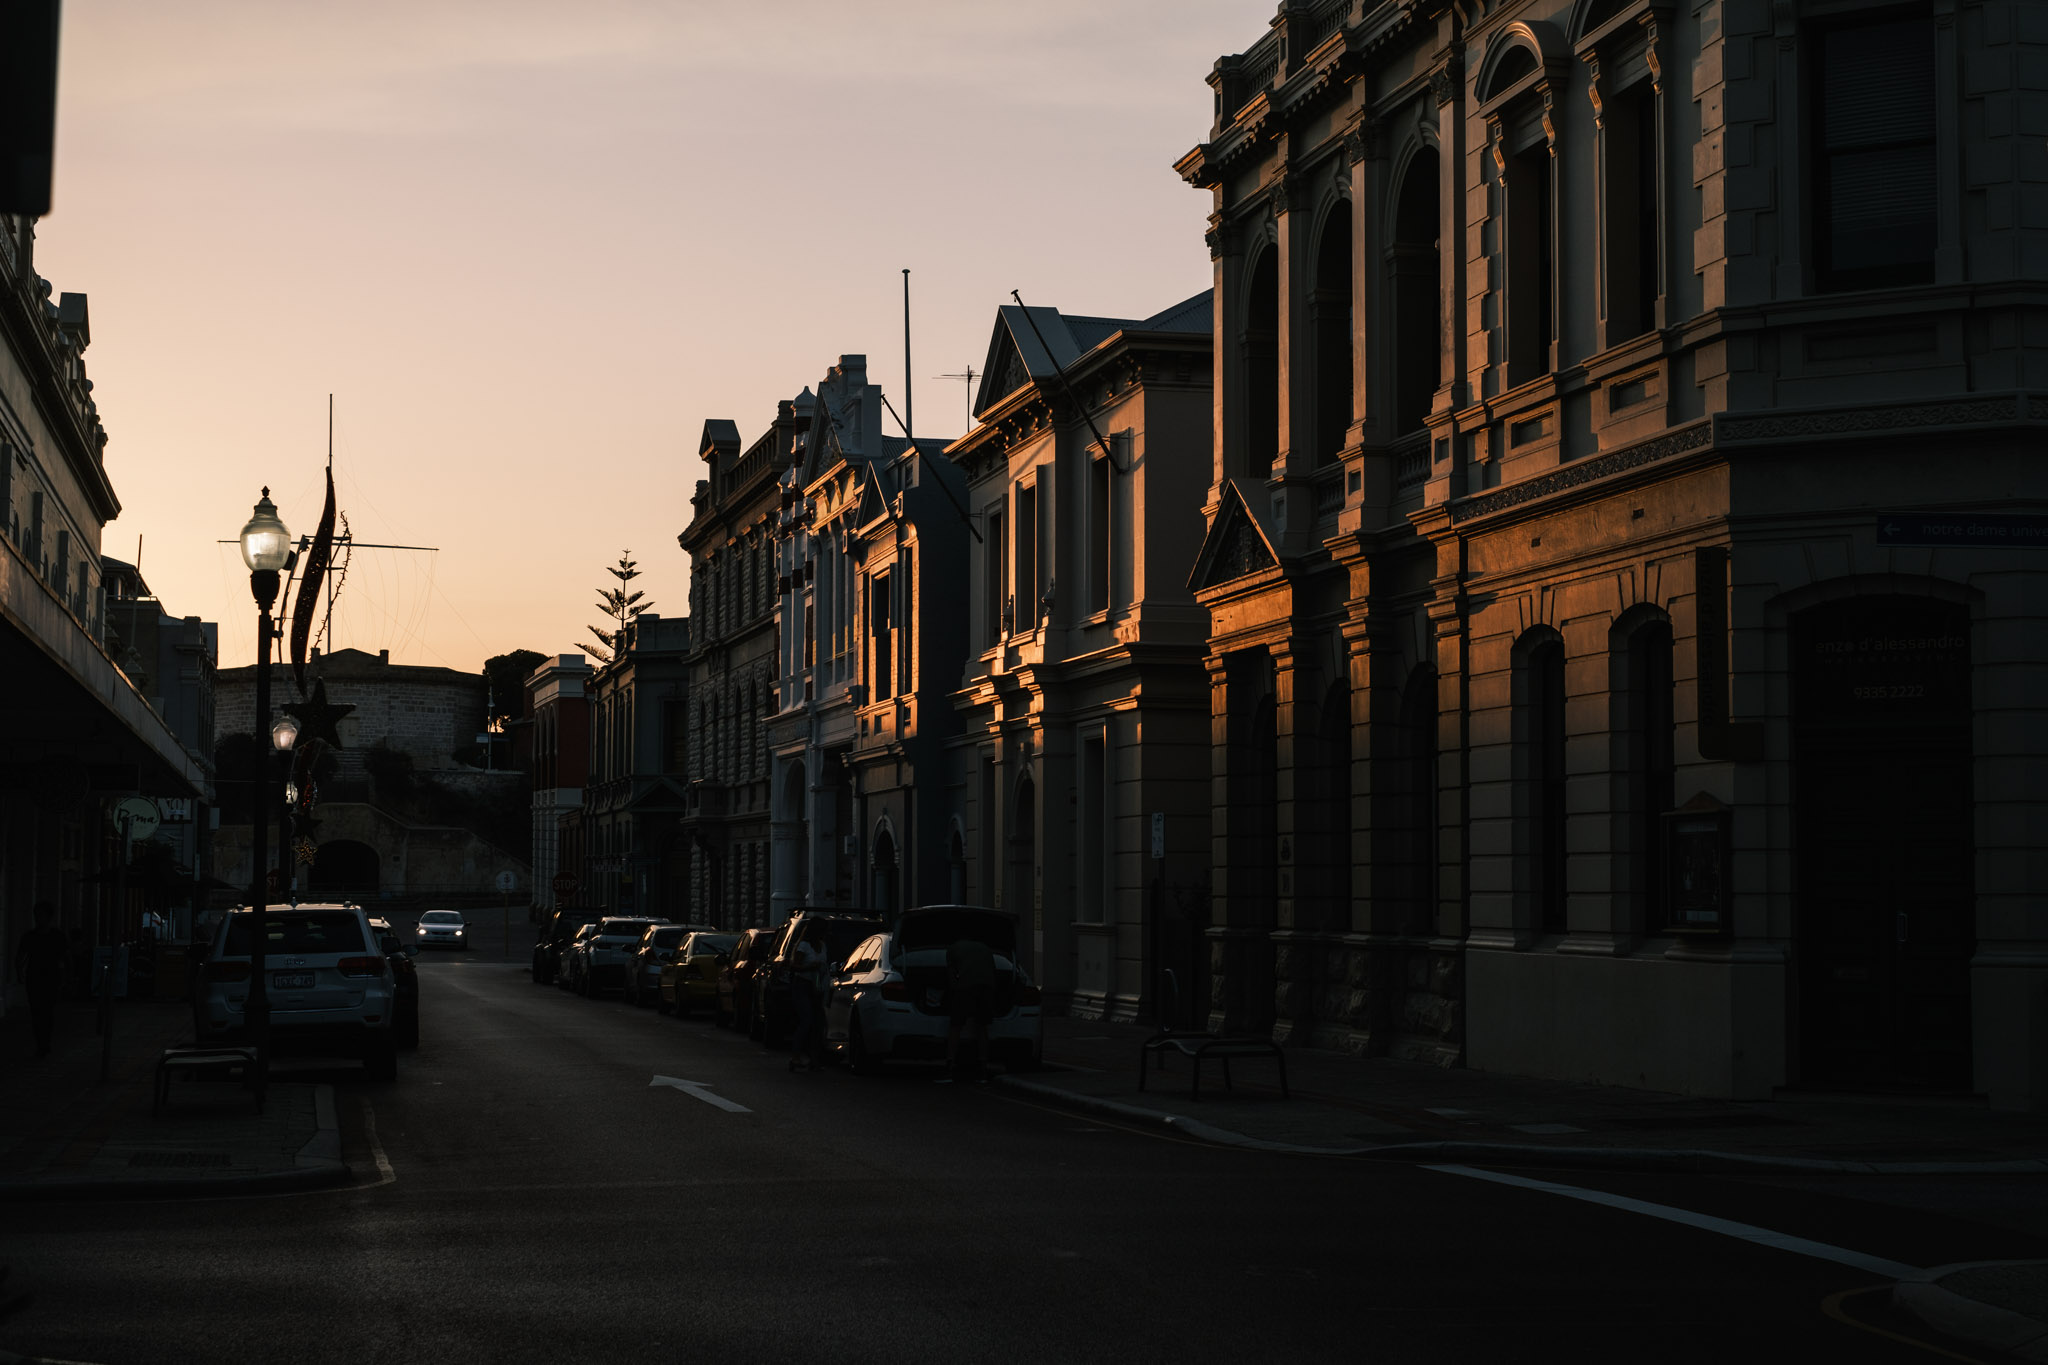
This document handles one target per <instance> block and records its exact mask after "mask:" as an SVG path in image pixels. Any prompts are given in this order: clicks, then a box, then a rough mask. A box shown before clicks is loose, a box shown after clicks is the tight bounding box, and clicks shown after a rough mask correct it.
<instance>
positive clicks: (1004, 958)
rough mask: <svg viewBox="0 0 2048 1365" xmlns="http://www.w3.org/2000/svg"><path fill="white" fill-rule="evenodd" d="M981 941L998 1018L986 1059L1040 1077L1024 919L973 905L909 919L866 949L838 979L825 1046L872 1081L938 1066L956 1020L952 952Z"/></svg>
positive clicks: (1038, 1017) (1041, 1035)
mask: <svg viewBox="0 0 2048 1365" xmlns="http://www.w3.org/2000/svg"><path fill="white" fill-rule="evenodd" d="M968 938H971V939H978V940H979V941H981V942H982V943H985V944H987V945H988V947H989V951H990V952H991V953H992V954H993V955H994V957H995V964H996V994H995V1012H994V1017H993V1018H992V1019H990V1021H989V1026H988V1048H987V1056H988V1057H989V1058H991V1059H993V1060H996V1061H1000V1062H1002V1063H1003V1064H1004V1065H1006V1066H1008V1067H1010V1068H1012V1069H1015V1070H1025V1069H1036V1068H1037V1067H1038V1066H1039V1065H1040V1063H1041V1061H1042V1060H1043V1058H1044V1056H1045V1023H1044V1018H1043V1016H1042V1014H1041V1011H1040V1003H1039V992H1038V987H1037V986H1035V985H1033V984H1032V981H1031V978H1030V976H1029V975H1028V974H1027V973H1026V972H1025V971H1024V969H1023V968H1022V967H1020V966H1018V965H1017V917H1016V916H1015V915H1013V914H1011V913H1010V912H1008V911H1006V910H989V909H985V908H983V907H981V906H974V905H930V906H921V907H919V908H918V909H915V910H906V911H904V912H903V913H902V914H901V915H899V916H898V917H897V919H896V927H895V928H894V929H893V930H892V931H890V932H888V933H885V934H876V935H874V936H872V937H870V938H868V939H866V940H864V941H863V942H861V943H860V944H858V945H857V946H856V947H855V948H854V949H853V951H852V953H851V954H849V956H848V958H847V960H846V963H845V964H844V965H843V966H842V967H840V968H839V969H838V970H837V971H836V972H834V974H833V978H832V982H831V987H830V989H829V990H828V991H827V993H826V999H825V1046H826V1048H827V1049H828V1050H830V1051H833V1052H837V1053H839V1054H841V1055H843V1056H844V1057H845V1058H846V1062H847V1065H848V1066H849V1067H850V1068H852V1069H853V1070H854V1071H855V1072H859V1073H865V1072H869V1071H872V1070H874V1069H875V1067H877V1066H878V1065H880V1064H881V1063H882V1062H885V1061H892V1060H898V1059H915V1060H920V1061H939V1060H943V1059H944V1058H945V1055H946V1031H947V1027H948V1025H949V1024H950V1023H951V1015H950V1011H949V1009H948V1007H947V1006H948V1002H947V999H946V984H947V973H946V950H947V949H948V948H949V947H951V946H952V945H953V944H954V943H955V942H956V941H958V940H960V939H968Z"/></svg>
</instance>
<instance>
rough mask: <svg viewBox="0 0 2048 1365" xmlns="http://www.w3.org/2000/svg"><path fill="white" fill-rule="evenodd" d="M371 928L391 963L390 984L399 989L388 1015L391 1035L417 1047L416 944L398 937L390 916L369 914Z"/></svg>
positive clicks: (417, 977) (387, 960)
mask: <svg viewBox="0 0 2048 1365" xmlns="http://www.w3.org/2000/svg"><path fill="white" fill-rule="evenodd" d="M370 932H371V933H373V934H375V935H376V936H377V946H378V947H379V948H381V949H383V950H384V960H385V961H386V962H388V963H390V964H391V984H392V985H393V986H395V987H397V990H398V1007H397V1009H396V1010H395V1011H394V1012H393V1013H392V1016H391V1035H392V1037H393V1038H394V1039H395V1040H397V1043H398V1045H399V1046H400V1047H418V1046H419V1045H420V969H419V964H418V963H416V962H414V961H413V958H414V957H416V956H418V955H419V951H420V950H419V947H418V945H416V944H410V943H407V942H405V941H404V940H403V939H401V938H399V936H398V931H397V930H396V929H394V928H392V927H391V921H390V920H387V919H380V918H378V917H377V916H375V915H372V916H371V917H370Z"/></svg>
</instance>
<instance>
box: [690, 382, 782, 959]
mask: <svg viewBox="0 0 2048 1365" xmlns="http://www.w3.org/2000/svg"><path fill="white" fill-rule="evenodd" d="M798 426H799V422H798V418H797V415H796V410H795V405H794V404H793V403H789V402H785V403H783V404H781V405H780V407H779V409H778V410H777V413H776V417H775V421H774V423H773V424H772V425H771V426H770V427H769V428H768V429H767V431H765V432H763V433H762V434H761V436H760V437H759V438H758V439H756V440H755V441H754V442H753V443H752V444H751V445H748V446H746V447H745V448H744V449H742V448H741V444H740V435H739V428H738V427H737V426H736V425H735V424H734V423H733V422H731V421H729V420H726V419H722V418H715V419H713V420H711V421H707V422H706V423H705V424H704V433H703V439H702V440H701V441H700V442H699V443H698V453H699V455H700V456H701V457H702V459H703V460H704V463H705V465H706V473H707V475H708V477H706V478H703V479H700V480H698V481H697V490H696V492H695V494H694V495H693V496H692V497H691V499H690V524H689V525H688V526H687V527H685V528H684V529H683V531H682V533H681V534H680V535H679V536H677V538H676V539H677V543H679V544H680V545H681V546H682V547H683V550H684V552H685V553H686V554H688V555H689V556H690V623H691V628H690V653H689V662H688V668H687V677H688V690H689V713H688V728H687V733H686V736H685V739H684V741H683V743H684V750H683V754H682V757H681V761H682V762H683V763H684V764H686V765H687V770H688V773H689V799H688V802H687V806H686V809H685V810H684V812H683V814H682V816H681V820H682V828H683V834H684V837H685V838H686V840H687V841H688V849H689V887H690V891H689V904H690V914H691V917H692V918H693V919H694V920H696V921H698V922H700V923H706V924H717V925H719V926H721V927H723V928H727V929H740V928H746V927H748V926H751V925H765V924H766V923H768V862H769V859H768V854H769V846H770V827H769V826H770V820H769V801H768V796H769V781H768V744H767V734H766V730H765V726H766V723H767V719H768V717H769V715H770V714H771V713H772V712H773V710H774V707H775V669H776V663H775V598H776V592H775V588H776V583H775V552H774V529H775V519H776V517H777V516H778V515H779V512H780V505H781V487H782V486H781V478H782V474H783V471H784V470H786V469H787V468H788V467H789V464H790V461H791V459H792V451H793V447H794V443H795V439H796V434H797V431H798Z"/></svg>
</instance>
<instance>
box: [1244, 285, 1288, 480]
mask: <svg viewBox="0 0 2048 1365" xmlns="http://www.w3.org/2000/svg"><path fill="white" fill-rule="evenodd" d="M1278 257H1279V253H1278V252H1276V251H1272V250H1267V251H1262V252H1260V253H1259V263H1258V264H1257V265H1256V266H1254V267H1253V268H1252V279H1251V290H1250V293H1249V294H1248V295H1247V299H1246V302H1247V306H1246V309H1245V323H1244V336H1243V348H1244V378H1245V404H1244V408H1245V456H1246V462H1247V465H1248V471H1247V472H1249V473H1250V474H1251V475H1252V476H1253V477H1255V478H1264V477H1266V475H1268V474H1270V473H1272V471H1273V461H1274V459H1275V458H1276V457H1277V456H1278V455H1279V453H1280V268H1279V264H1278Z"/></svg>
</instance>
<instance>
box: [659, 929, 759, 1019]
mask: <svg viewBox="0 0 2048 1365" xmlns="http://www.w3.org/2000/svg"><path fill="white" fill-rule="evenodd" d="M739 941H740V936H739V935H738V934H724V933H720V932H719V931H718V930H716V929H707V930H700V931H698V932H697V933H694V934H691V935H690V936H689V937H688V938H686V939H684V940H683V942H682V946H681V947H679V948H677V949H676V951H675V953H674V954H673V956H672V957H671V958H670V960H669V961H667V962H665V963H663V964H662V967H661V1008H663V1009H665V1010H673V1011H674V1012H675V1015H676V1017H677V1018H678V1019H685V1018H688V1017H689V1015H690V1014H691V1012H692V1011H694V1010H695V1009H697V1008H698V1007H699V1006H701V1005H709V1006H711V1007H712V1008H713V1009H714V1010H715V1009H716V1008H717V1007H718V974H719V972H720V971H721V970H723V969H724V967H725V964H726V962H727V961H728V960H730V958H731V957H732V950H733V948H734V947H735V946H737V945H738V943H739Z"/></svg>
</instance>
